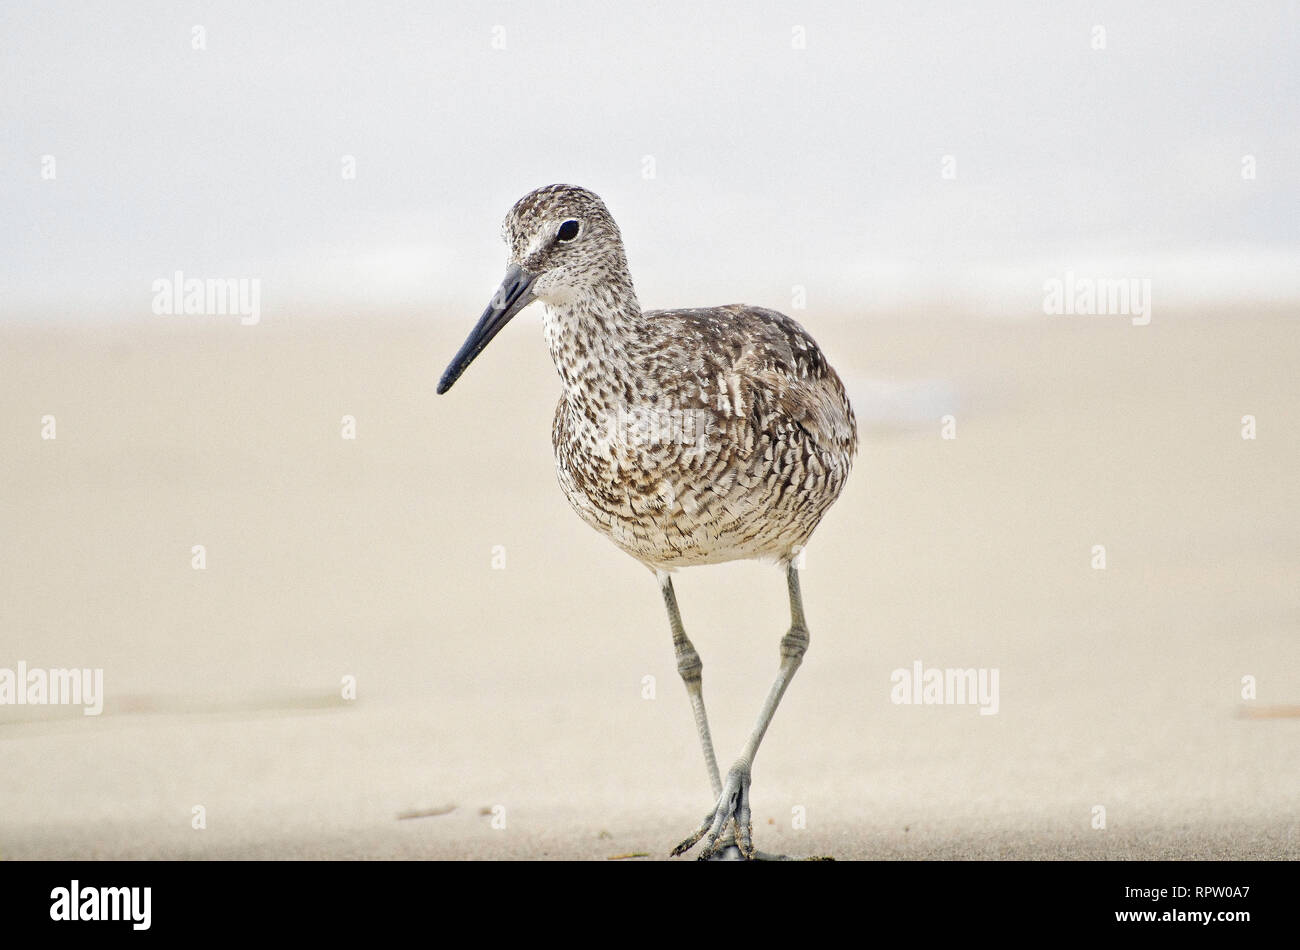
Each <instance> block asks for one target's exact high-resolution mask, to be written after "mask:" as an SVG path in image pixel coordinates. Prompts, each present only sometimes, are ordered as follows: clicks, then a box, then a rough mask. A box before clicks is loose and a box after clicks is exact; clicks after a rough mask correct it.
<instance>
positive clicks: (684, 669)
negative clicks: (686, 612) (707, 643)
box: [657, 571, 722, 797]
mask: <svg viewBox="0 0 1300 950" xmlns="http://www.w3.org/2000/svg"><path fill="white" fill-rule="evenodd" d="M657 573H658V576H659V587H660V589H661V590H662V591H663V594H664V604H665V606H667V608H668V622H669V623H671V624H672V627H673V650H674V652H675V653H676V654H677V672H678V673H680V674H681V677H682V682H683V683H685V684H686V695H687V696H689V697H690V700H691V711H692V712H694V713H695V729H696V731H697V732H698V733H699V734H700V747H701V748H702V749H704V764H705V765H707V766H708V768H709V781H710V782H711V783H712V785H713V794H714V796H715V797H716V796H718V795H721V794H722V779H721V777H720V776H719V775H718V759H717V757H716V756H715V755H714V754H713V736H712V735H710V734H709V715H708V713H706V712H705V711H704V675H703V674H704V663H703V662H702V661H701V660H700V655H699V654H698V653H696V652H695V645H694V644H693V643H691V641H690V639H689V638H688V637H687V636H686V628H684V627H683V626H682V615H681V614H680V613H679V612H678V610H677V595H676V594H674V593H673V579H672V577H671V575H669V574H668V572H667V571H658V572H657Z"/></svg>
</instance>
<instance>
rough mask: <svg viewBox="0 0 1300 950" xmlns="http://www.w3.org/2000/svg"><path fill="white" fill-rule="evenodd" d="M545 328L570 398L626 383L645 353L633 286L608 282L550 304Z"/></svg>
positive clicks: (554, 358)
mask: <svg viewBox="0 0 1300 950" xmlns="http://www.w3.org/2000/svg"><path fill="white" fill-rule="evenodd" d="M544 303H545V307H546V312H545V316H544V317H543V321H542V325H543V328H544V330H545V332H546V345H547V346H548V347H549V348H550V350H551V359H552V360H554V361H555V369H556V371H557V372H559V374H560V379H561V380H562V381H563V382H564V388H565V392H566V393H567V394H569V395H575V396H576V395H581V394H584V393H591V392H592V391H593V389H596V388H600V386H601V385H602V384H603V386H604V387H605V388H608V386H609V383H610V381H611V380H616V379H619V378H620V377H622V378H626V376H625V374H624V373H621V372H620V370H626V369H630V368H631V367H632V366H633V365H635V363H636V362H637V360H638V357H639V355H640V351H641V345H642V344H641V339H642V334H641V320H642V317H641V305H640V304H639V303H638V302H637V299H636V294H635V293H634V292H633V291H632V284H631V281H626V283H625V284H624V283H623V282H613V281H611V282H608V283H606V282H602V283H601V284H599V285H598V286H597V287H595V288H593V289H591V290H590V291H589V292H587V293H584V294H581V295H575V296H574V297H572V298H569V299H566V300H562V301H545V302H544Z"/></svg>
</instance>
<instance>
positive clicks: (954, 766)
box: [0, 310, 1300, 860]
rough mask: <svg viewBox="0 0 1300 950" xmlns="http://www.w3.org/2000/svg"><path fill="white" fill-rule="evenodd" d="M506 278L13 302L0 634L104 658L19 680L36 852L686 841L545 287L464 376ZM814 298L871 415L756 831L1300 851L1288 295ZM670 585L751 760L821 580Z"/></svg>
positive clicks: (26, 827)
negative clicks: (81, 308)
mask: <svg viewBox="0 0 1300 950" xmlns="http://www.w3.org/2000/svg"><path fill="white" fill-rule="evenodd" d="M473 316H474V315H473V314H465V315H463V319H455V318H452V317H451V316H447V317H446V318H432V317H430V318H417V317H415V316H412V317H411V318H409V319H392V318H382V317H377V316H374V315H354V316H350V317H347V318H344V317H338V316H333V317H331V316H323V315H310V316H303V317H300V318H299V317H290V316H283V315H280V316H277V315H274V314H268V315H266V316H264V318H263V322H262V324H261V325H259V326H256V327H242V326H240V325H239V323H238V321H237V319H235V318H225V317H203V318H194V317H172V318H166V317H153V316H149V317H141V318H132V319H126V320H124V321H121V322H118V323H114V324H107V325H101V326H96V327H84V326H83V327H75V326H70V325H63V326H56V325H50V326H46V327H40V326H35V325H33V326H18V325H10V326H8V327H6V328H4V329H3V330H0V338H2V340H3V350H0V409H2V411H0V444H3V446H4V451H3V453H0V482H2V484H3V486H4V490H3V492H2V493H0V556H2V558H3V561H2V563H0V567H2V570H0V667H14V666H15V665H16V664H17V662H18V661H20V660H22V661H25V662H26V663H27V664H28V665H29V666H41V667H90V668H102V669H103V671H104V690H105V700H104V710H103V713H102V715H100V716H97V717H89V716H84V715H82V714H81V710H80V709H79V708H75V707H68V706H14V705H6V706H0V761H2V762H3V767H0V858H2V859H21V858H158V857H183V858H235V857H254V858H297V857H307V858H539V857H548V858H592V859H608V858H613V857H617V856H626V855H646V857H627V858H624V859H625V860H650V859H664V858H666V857H667V853H668V851H669V849H670V848H671V846H672V845H673V844H674V843H676V841H677V840H679V839H680V838H681V837H682V836H684V835H685V834H686V833H687V832H688V831H689V830H690V829H691V827H692V826H693V825H694V824H695V823H696V822H697V821H698V820H699V819H700V818H701V817H702V816H703V814H704V812H705V811H706V810H707V808H708V806H709V804H710V803H709V797H710V796H709V792H708V784H707V778H706V775H705V771H704V767H703V763H702V759H701V757H700V753H699V750H698V747H697V744H696V739H695V734H694V728H693V723H692V720H691V717H690V713H689V708H688V704H687V702H686V698H685V693H684V690H683V688H682V686H681V684H680V681H679V680H678V678H677V675H676V672H675V666H674V662H673V654H672V649H671V645H670V640H669V633H668V626H667V622H666V619H665V617H664V615H663V608H662V604H661V602H660V600H659V596H658V592H657V590H656V587H655V584H654V581H653V578H652V577H651V575H650V574H649V573H648V572H646V570H645V569H644V568H642V567H641V566H640V565H638V564H637V563H635V562H634V561H632V560H631V559H630V558H628V557H627V556H626V555H624V554H622V553H621V552H619V551H618V550H617V549H616V548H614V547H613V545H612V544H610V543H609V542H608V541H607V540H605V539H604V538H602V537H601V536H599V535H598V534H596V533H595V532H593V531H591V530H590V529H589V528H587V527H586V526H585V525H584V524H582V523H581V522H580V521H579V520H578V519H577V517H576V516H574V515H573V514H572V513H571V512H570V511H569V510H568V508H567V506H566V504H565V502H564V499H563V497H562V496H561V494H560V491H559V489H558V487H557V485H556V484H555V477H554V472H553V467H552V460H551V449H550V420H551V413H552V411H553V408H554V404H555V400H556V398H557V395H558V381H557V380H556V378H555V376H554V371H553V370H552V369H551V367H550V365H549V358H548V356H547V354H546V352H545V348H544V346H543V343H542V341H541V339H540V332H539V330H538V326H537V317H536V315H535V314H526V315H525V316H524V317H522V318H521V319H520V320H519V321H517V323H518V325H515V326H512V327H511V328H510V329H509V330H508V331H507V332H505V333H503V334H502V335H501V336H500V337H499V338H498V339H497V340H496V341H495V342H494V343H493V345H492V346H491V348H490V349H489V350H488V351H487V352H486V353H485V354H484V356H483V357H481V358H480V360H479V362H477V363H476V364H475V365H474V366H473V367H472V368H471V369H470V371H469V372H468V373H467V374H466V376H465V378H464V379H463V380H462V381H461V382H460V383H459V384H458V385H457V387H456V388H455V389H454V390H453V391H452V392H451V393H450V394H448V395H447V396H443V397H437V396H435V395H434V391H433V387H434V383H435V381H436V379H437V376H438V374H439V372H440V371H441V369H442V367H443V365H444V364H445V362H446V360H447V359H448V358H449V357H450V356H451V354H452V353H453V352H454V351H455V349H456V347H457V346H458V345H459V343H460V342H461V339H462V338H463V335H464V333H465V332H466V330H467V329H468V327H469V325H470V323H471V322H472V318H473ZM797 316H798V317H799V318H800V319H801V320H802V321H803V322H804V323H805V324H806V325H807V326H808V327H809V328H810V329H811V331H812V332H813V334H814V335H815V336H816V337H817V338H818V339H819V341H820V342H821V343H822V345H823V347H824V348H825V349H826V350H827V352H828V354H829V355H830V357H831V359H832V361H833V362H834V364H835V365H836V366H837V367H838V368H839V369H840V371H841V373H842V375H843V376H844V377H845V378H846V381H847V382H848V384H849V388H850V391H851V393H852V394H853V395H854V397H855V401H856V403H857V405H858V410H859V415H860V416H861V417H862V419H863V420H864V423H865V424H864V427H863V433H862V436H863V438H862V447H861V455H860V457H859V464H858V467H857V469H856V470H855V473H854V476H853V478H852V479H851V481H850V484H849V487H848V489H847V491H846V493H845V495H844V497H843V498H842V499H841V500H840V502H839V503H838V505H837V506H836V507H835V508H833V509H832V510H831V512H830V514H829V516H828V518H827V520H826V522H825V523H824V524H823V526H822V528H821V529H820V530H819V532H818V534H817V535H816V536H815V537H814V541H813V545H812V546H811V548H810V549H809V551H808V557H807V565H806V569H805V571H804V573H803V584H804V591H805V598H806V604H807V609H808V615H809V621H810V625H811V629H812V645H811V649H810V651H809V653H808V655H807V659H806V661H805V663H804V665H803V668H802V669H801V670H800V671H799V674H798V676H797V677H796V679H795V681H794V683H793V685H792V686H791V688H790V691H789V692H788V694H787V696H786V700H785V702H784V704H783V706H782V708H781V710H780V712H779V714H778V715H777V717H776V720H775V723H774V725H773V727H772V729H771V730H770V732H769V733H768V736H767V739H766V741H765V742H764V745H763V747H762V750H761V752H760V754H759V757H758V759H757V761H756V764H755V768H754V786H753V804H754V811H755V825H756V828H755V832H756V836H757V840H758V844H759V846H760V847H761V848H763V849H765V850H769V851H779V852H785V853H788V854H792V855H832V856H834V857H836V858H840V859H854V858H858V859H869V858H999V857H1033V858H1061V859H1070V858H1085V857H1102V858H1120V859H1129V858H1192V859H1196V858H1296V857H1300V840H1298V838H1297V832H1296V829H1297V826H1298V825H1300V715H1298V714H1297V713H1298V711H1297V708H1296V707H1297V704H1300V639H1298V637H1297V632H1298V631H1297V627H1298V626H1300V584H1297V575H1298V573H1300V504H1298V502H1300V489H1297V485H1300V480H1298V479H1297V477H1296V470H1295V469H1296V462H1297V459H1298V458H1300V452H1298V451H1297V436H1296V433H1297V432H1300V381H1298V380H1297V375H1296V372H1295V365H1296V357H1297V355H1300V354H1298V353H1297V350H1298V347H1300V339H1298V337H1297V334H1296V322H1295V321H1296V313H1295V311H1294V310H1291V311H1277V312H1248V311H1244V310H1243V311H1240V312H1232V313H1224V312H1208V311H1207V312H1204V313H1182V314H1174V313H1168V314H1159V313H1158V314H1156V316H1155V318H1154V319H1153V321H1152V323H1151V325H1150V326H1147V327H1134V326H1131V325H1130V324H1129V323H1128V321H1127V320H1126V319H1125V318H1123V317H1037V318H1030V319H1026V320H1024V321H1014V322H1013V321H1004V322H988V321H983V320H978V319H966V318H962V317H960V316H958V315H944V316H940V317H935V316H932V315H925V314H908V315H904V316H900V317H899V318H898V319H896V320H871V321H857V320H852V319H847V318H837V317H834V316H830V317H827V316H824V315H816V314H811V313H801V314H797ZM47 414H52V415H53V416H54V417H55V419H56V425H57V430H56V431H57V438H56V439H54V440H46V439H42V438H41V426H42V422H41V419H42V416H44V415H47ZM945 414H951V415H953V417H954V421H955V426H956V438H955V439H944V438H942V437H941V428H942V423H941V420H940V417H941V416H943V415H945ZM1247 414H1250V415H1253V416H1254V417H1255V418H1256V424H1257V438H1256V439H1254V440H1245V439H1243V438H1242V437H1241V429H1242V422H1241V419H1242V416H1244V415H1247ZM345 415H350V416H353V417H355V420H356V438H355V439H354V440H348V439H343V438H341V436H340V432H341V426H342V417H343V416H345ZM200 544H201V545H203V546H204V547H205V549H206V569H205V570H202V571H199V570H194V569H193V568H192V566H191V561H192V547H193V546H194V545H200ZM1094 545H1104V547H1105V555H1106V566H1105V569H1104V570H1099V569H1095V568H1094V567H1093V560H1094V553H1093V548H1094ZM502 557H504V565H503V566H502V565H501V559H502ZM494 560H495V561H496V566H494ZM676 585H677V591H678V596H679V599H680V602H681V607H682V611H683V616H684V619H685V622H686V625H687V629H688V631H689V632H690V634H691V635H692V637H693V639H694V641H695V643H696V645H697V647H698V648H699V650H700V652H701V654H702V656H703V658H704V664H705V671H704V684H705V695H706V699H707V702H708V707H709V711H710V716H711V718H712V721H713V725H714V736H715V740H716V741H717V744H718V757H719V760H720V761H721V762H722V764H723V767H724V768H725V767H726V765H727V764H729V763H730V761H731V759H732V758H733V756H734V755H735V753H736V752H737V751H738V750H739V748H740V745H741V744H742V742H743V740H744V737H745V735H746V733H747V731H748V729H749V728H750V725H751V723H752V720H753V717H754V715H755V713H756V711H757V708H758V705H759V702H760V700H761V699H762V696H763V694H764V693H765V691H766V689H767V687H768V684H769V682H770V680H771V677H772V675H773V674H774V672H775V669H776V663H777V642H778V640H779V638H780V636H781V634H782V633H783V632H784V630H785V626H786V614H785V609H786V608H785V603H784V590H783V584H782V579H781V577H780V575H779V573H778V572H777V571H776V570H774V569H773V568H772V567H771V566H768V565H762V564H734V565H723V566H719V567H711V568H697V569H693V570H689V571H685V572H683V573H682V574H681V575H680V576H679V577H678V578H677V582H676ZM916 661H920V662H921V663H923V664H924V665H925V666H926V667H940V668H947V667H954V668H982V669H986V670H994V669H996V670H997V671H998V677H999V688H1000V693H999V706H998V712H997V714H996V715H980V713H979V709H978V707H977V706H974V705H903V704H896V703H894V702H892V701H891V687H892V684H891V674H892V673H893V671H895V670H898V669H910V668H911V667H912V664H913V663H914V662H916ZM346 677H355V683H356V698H355V699H349V698H345V697H344V696H343V695H342V693H343V683H344V681H345V678H346ZM1243 677H1254V681H1255V683H1256V694H1255V696H1254V698H1249V697H1245V698H1243V692H1242V691H1243V685H1242V683H1243ZM647 678H651V679H647ZM1099 806H1100V807H1101V808H1104V817H1105V826H1104V828H1100V827H1095V825H1096V824H1097V822H1098V816H1099V815H1101V812H1099V811H1098V807H1099ZM196 807H198V808H201V809H202V815H203V818H204V823H205V827H203V828H195V827H193V825H194V823H195V817H194V816H195V814H196V812H195V809H196ZM412 812H417V813H418V812H433V814H429V815H427V816H425V817H405V818H399V815H404V814H409V813H412Z"/></svg>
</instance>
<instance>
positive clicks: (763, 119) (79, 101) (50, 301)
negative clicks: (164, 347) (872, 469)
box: [0, 0, 1300, 321]
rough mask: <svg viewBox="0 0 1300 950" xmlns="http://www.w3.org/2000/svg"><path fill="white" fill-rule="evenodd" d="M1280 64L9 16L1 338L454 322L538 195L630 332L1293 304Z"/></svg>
mask: <svg viewBox="0 0 1300 950" xmlns="http://www.w3.org/2000/svg"><path fill="white" fill-rule="evenodd" d="M196 26H199V27H202V39H203V45H205V46H206V48H203V49H196V48H194V47H195V43H196V32H195V29H194V28H195V27H196ZM1097 26H1101V27H1103V28H1104V34H1105V35H1104V40H1105V48H1104V49H1095V48H1094V46H1095V45H1096V43H1097V38H1098V36H1099V34H1098V33H1097V32H1096V31H1095V29H1094V28H1095V27H1097ZM796 27H799V28H802V35H803V36H804V37H806V48H797V46H798V39H799V36H800V34H799V32H798V31H797V30H796ZM1297 36H1300V14H1298V13H1297V5H1296V4H1295V3H1291V2H1261V3H1220V2H1216V3H1204V4H1193V3H1187V2H1169V3H1143V4H1135V3H1131V2H1114V3H1109V2H1090V3H1079V4H1072V3H1041V2H1025V3H1001V4H969V3H952V4H932V3H925V2H917V0H909V2H900V3H876V2H873V3H864V2H853V3H810V2H806V3H797V2H777V3H757V4H756V3H735V4H705V3H666V4H662V3H655V4H642V3H638V4H617V3H610V2H594V3H575V2H564V3H538V2H534V3H503V2H488V3H461V4H451V3H441V2H439V3H409V4H406V3H391V4H362V3H356V4H351V5H343V4H330V3H320V2H303V3H297V2H280V0H277V2H274V3H239V4H236V3H202V2H195V3H183V2H182V3H178V2H158V3H129V4H125V3H124V4H118V3H94V2H89V3H84V4H81V3H51V4H20V3H6V4H4V5H3V6H2V7H0V48H2V57H0V136H2V137H0V173H2V180H3V190H2V192H0V220H2V221H3V227H2V228H0V284H2V287H3V303H2V305H0V306H3V314H4V315H5V316H7V317H9V318H11V319H14V318H17V319H23V320H27V319H33V318H36V319H46V318H49V319H54V318H62V319H67V318H69V317H72V318H75V319H91V318H96V317H104V316H113V317H117V318H121V317H126V318H139V319H147V318H149V316H150V313H149V305H150V300H151V294H150V284H151V282H152V281H153V280H154V279H155V278H157V277H160V276H169V275H171V274H172V273H173V272H174V271H176V270H181V271H183V272H185V274H186V275H187V276H198V277H257V278H260V279H261V280H262V285H263V290H262V297H263V301H262V309H263V313H264V314H265V315H266V316H264V319H275V318H276V317H277V315H278V316H279V317H280V318H284V317H286V316H293V317H299V316H303V315H309V314H311V313H315V312H321V311H323V310H324V309H330V310H333V311H343V312H346V311H348V310H349V309H351V308H358V309H360V308H365V309H367V310H375V309H380V310H383V309H386V308H390V307H391V308H393V310H394V311H395V312H403V313H412V312H415V313H419V312H422V311H425V310H427V312H428V313H429V315H430V316H431V317H438V318H441V317H445V316H450V317H452V318H454V319H457V320H461V321H470V320H472V319H473V317H475V316H476V315H477V312H478V310H479V309H481V305H482V304H483V303H484V302H485V301H486V299H487V296H488V295H490V293H491V291H492V290H493V288H494V287H495V285H496V282H497V280H498V279H499V277H500V276H501V272H502V270H503V268H504V263H505V257H504V254H505V251H504V247H503V245H501V243H500V239H499V234H498V228H499V224H500V221H501V218H502V217H503V216H504V214H505V212H506V211H507V210H508V209H509V207H510V205H511V204H512V203H513V202H514V200H515V199H517V198H518V197H520V196H521V195H522V194H524V193H525V192H527V191H529V190H530V189H532V188H534V187H536V186H538V185H542V184H546V183H550V182H554V181H568V182H572V183H576V184H582V185H586V186H587V187H590V188H592V189H593V190H595V191H597V192H598V193H600V194H601V195H602V196H603V197H604V198H605V200H606V203H607V204H608V205H609V207H610V209H611V210H612V211H613V213H614V215H615V217H616V219H617V220H618V221H619V223H620V225H621V227H622V229H623V233H624V237H625V239H626V243H627V245H628V252H629V258H630V260H631V264H632V270H633V276H634V278H635V279H636V281H637V285H638V290H639V293H640V297H641V300H642V303H643V304H644V305H645V306H647V307H655V306H684V305H701V304H714V303H726V302H732V301H746V302H750V303H759V304H767V305H770V306H774V307H777V308H778V309H788V307H789V302H790V296H791V288H792V286H794V285H796V284H799V285H804V286H805V287H806V288H807V295H808V308H809V310H815V309H816V310H828V311H838V312H844V313H863V314H874V313H881V312H887V311H888V310H889V309H890V308H895V307H900V308H901V307H904V306H906V305H908V304H917V303H920V304H923V305H929V304H933V303H936V302H939V303H947V304H950V305H954V306H958V307H961V308H964V309H968V310H970V311H972V312H975V313H980V312H987V313H990V314H1017V313H1021V312H1032V311H1033V310H1034V308H1036V307H1038V306H1039V304H1040V302H1041V298H1042V285H1043V281H1044V280H1045V279H1047V278H1049V277H1051V276H1054V275H1056V274H1063V273H1064V270H1065V269H1066V268H1072V269H1073V270H1075V271H1076V272H1077V273H1080V274H1087V275H1092V276H1105V277H1135V278H1142V277H1150V278H1153V279H1154V282H1155V286H1154V290H1153V296H1155V298H1156V299H1157V301H1160V302H1161V303H1163V304H1164V305H1166V306H1167V305H1172V304H1175V303H1184V302H1195V301H1198V300H1209V299H1217V298H1222V297H1234V298H1240V299H1247V300H1275V299H1288V300H1297V299H1300V198H1298V195H1300V187H1298V185H1297V180H1298V177H1300V105H1297V104H1298V103H1300V82H1298V80H1297V77H1298V74H1300V66H1298V62H1300V55H1297V47H1296V44H1297ZM502 45H504V48H498V47H499V46H502ZM45 156H53V160H54V164H53V166H52V167H53V169H54V177H53V179H49V178H47V177H43V175H42V171H43V169H48V168H49V167H50V166H49V162H48V160H47V159H45ZM344 156H354V157H355V169H356V175H355V179H347V178H345V177H344V175H343V164H344ZM647 156H649V157H652V161H653V177H647V167H648V163H649V160H648V159H647ZM945 156H951V157H952V159H953V162H952V163H950V164H949V166H948V167H949V168H950V169H953V170H955V177H954V178H945V177H944V176H943V170H944V167H945V165H944V161H945V158H944V157H945ZM1245 156H1254V163H1255V171H1256V176H1255V178H1254V179H1249V178H1243V175H1242V168H1243V160H1244V157H1245ZM1159 305H1160V303H1158V304H1157V306H1159Z"/></svg>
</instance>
